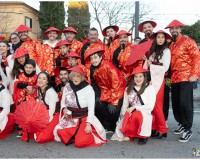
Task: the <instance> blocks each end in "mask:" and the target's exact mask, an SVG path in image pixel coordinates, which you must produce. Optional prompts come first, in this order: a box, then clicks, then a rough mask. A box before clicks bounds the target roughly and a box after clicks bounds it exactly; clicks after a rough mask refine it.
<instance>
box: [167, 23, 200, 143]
mask: <svg viewBox="0 0 200 160" xmlns="http://www.w3.org/2000/svg"><path fill="white" fill-rule="evenodd" d="M183 26H184V24H183V23H181V22H180V21H178V20H173V21H172V22H171V23H170V24H169V25H168V26H167V27H166V28H169V31H170V33H171V35H172V43H171V45H170V51H171V93H172V108H173V113H174V117H175V119H176V121H177V122H178V123H179V127H178V128H177V129H176V130H175V131H174V134H181V133H183V134H182V136H181V137H180V138H179V141H180V142H187V141H188V140H189V139H190V138H191V136H192V130H191V128H192V124H193V82H194V81H196V80H197V79H198V77H199V74H200V69H199V66H200V54H199V49H198V47H197V45H196V43H195V41H194V40H193V39H191V38H190V37H188V36H184V35H182V34H181V31H182V27H183Z"/></svg>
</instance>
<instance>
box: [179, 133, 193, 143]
mask: <svg viewBox="0 0 200 160" xmlns="http://www.w3.org/2000/svg"><path fill="white" fill-rule="evenodd" d="M191 137H192V131H191V130H189V131H184V132H183V135H182V137H181V138H179V140H178V141H179V142H187V141H189V139H190V138H191Z"/></svg>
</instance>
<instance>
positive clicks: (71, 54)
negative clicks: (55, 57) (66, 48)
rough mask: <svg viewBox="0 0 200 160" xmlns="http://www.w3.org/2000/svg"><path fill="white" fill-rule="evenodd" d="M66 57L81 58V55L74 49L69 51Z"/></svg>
mask: <svg viewBox="0 0 200 160" xmlns="http://www.w3.org/2000/svg"><path fill="white" fill-rule="evenodd" d="M66 57H67V58H69V57H76V58H81V57H80V56H79V55H78V53H76V52H73V51H71V52H69V53H68V54H67V55H66Z"/></svg>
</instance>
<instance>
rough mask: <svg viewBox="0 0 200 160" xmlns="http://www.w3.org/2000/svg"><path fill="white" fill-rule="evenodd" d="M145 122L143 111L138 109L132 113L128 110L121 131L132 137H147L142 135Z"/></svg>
mask: <svg viewBox="0 0 200 160" xmlns="http://www.w3.org/2000/svg"><path fill="white" fill-rule="evenodd" d="M142 123H143V116H142V113H141V112H140V111H138V110H136V111H134V112H132V114H131V115H130V114H129V113H128V112H126V113H125V115H124V120H123V122H122V128H121V132H122V133H123V134H124V135H125V136H126V137H129V138H130V139H133V138H146V137H144V136H140V135H139V134H140V132H141V127H142Z"/></svg>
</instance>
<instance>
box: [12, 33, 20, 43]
mask: <svg viewBox="0 0 200 160" xmlns="http://www.w3.org/2000/svg"><path fill="white" fill-rule="evenodd" d="M10 40H11V43H12V44H18V43H19V42H20V39H19V37H18V36H17V35H15V34H13V35H12V36H11V37H10Z"/></svg>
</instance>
